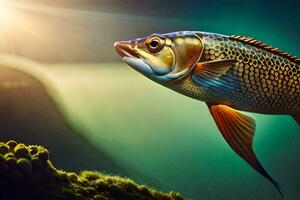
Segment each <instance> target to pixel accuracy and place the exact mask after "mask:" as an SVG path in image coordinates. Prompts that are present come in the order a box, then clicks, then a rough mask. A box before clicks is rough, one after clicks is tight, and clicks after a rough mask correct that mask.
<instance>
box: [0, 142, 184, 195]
mask: <svg viewBox="0 0 300 200" xmlns="http://www.w3.org/2000/svg"><path fill="white" fill-rule="evenodd" d="M0 199H1V200H2V199H3V200H15V199H16V200H29V199H30V200H127V199H128V200H183V197H181V196H180V195H179V194H177V193H174V192H170V193H168V194H166V193H161V192H157V191H155V190H153V189H151V188H149V187H147V186H145V185H138V184H136V183H134V182H133V181H132V180H130V179H126V178H120V177H118V176H108V175H104V174H102V173H99V172H91V171H83V172H81V173H80V174H76V173H73V172H65V171H62V170H57V169H56V168H55V167H54V166H53V165H52V163H51V161H50V160H49V152H48V150H47V149H45V148H44V147H42V146H33V145H30V146H26V145H24V144H17V143H16V142H15V141H8V142H7V143H3V142H1V143H0Z"/></svg>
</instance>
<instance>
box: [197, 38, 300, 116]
mask: <svg viewBox="0 0 300 200" xmlns="http://www.w3.org/2000/svg"><path fill="white" fill-rule="evenodd" d="M198 35H199V36H200V37H201V38H202V40H203V43H204V52H203V58H202V62H203V61H210V60H216V59H236V60H237V61H238V62H237V63H236V64H235V65H234V66H232V68H231V70H230V71H228V72H227V74H226V75H224V76H221V77H220V79H219V80H218V81H213V82H207V83H202V85H201V87H202V88H203V89H204V92H205V96H206V98H207V99H208V100H210V99H211V100H212V101H221V102H223V103H224V104H227V105H230V106H232V107H234V108H237V109H240V110H246V111H252V112H259V113H270V114H271V113H274V114H276V113H278V114H285V113H288V114H299V113H300V66H299V60H297V59H296V58H295V57H292V56H290V55H288V54H285V53H283V52H281V51H279V50H277V49H274V48H272V47H269V46H267V45H265V44H263V43H261V42H259V41H257V40H251V39H249V38H243V37H239V36H233V37H227V36H222V35H215V34H209V33H198ZM259 45H261V46H259Z"/></svg>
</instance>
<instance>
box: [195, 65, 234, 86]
mask: <svg viewBox="0 0 300 200" xmlns="http://www.w3.org/2000/svg"><path fill="white" fill-rule="evenodd" d="M236 62H237V61H236V60H234V59H224V60H212V61H207V62H200V63H198V64H197V66H196V67H195V69H194V71H193V75H192V79H193V81H194V82H195V83H197V84H199V85H201V86H202V87H214V86H220V85H222V86H224V87H230V86H231V84H232V83H233V82H234V80H233V79H232V78H230V79H229V80H227V79H226V78H224V79H220V77H221V76H223V75H225V74H226V73H227V72H228V71H229V70H230V69H231V67H232V66H233V65H234V64H235V63H236Z"/></svg>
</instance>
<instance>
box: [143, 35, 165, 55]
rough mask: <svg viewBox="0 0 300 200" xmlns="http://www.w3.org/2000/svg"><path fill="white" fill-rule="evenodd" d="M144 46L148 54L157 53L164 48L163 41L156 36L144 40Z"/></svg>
mask: <svg viewBox="0 0 300 200" xmlns="http://www.w3.org/2000/svg"><path fill="white" fill-rule="evenodd" d="M145 45H146V47H147V49H148V51H149V52H150V53H158V52H159V51H160V50H162V48H163V47H164V40H163V39H162V38H159V37H157V36H154V37H150V38H148V39H147V40H146V42H145Z"/></svg>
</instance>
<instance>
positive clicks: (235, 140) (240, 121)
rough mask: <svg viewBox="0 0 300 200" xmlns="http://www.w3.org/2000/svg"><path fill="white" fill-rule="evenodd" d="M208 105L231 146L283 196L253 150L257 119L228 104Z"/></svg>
mask: <svg viewBox="0 0 300 200" xmlns="http://www.w3.org/2000/svg"><path fill="white" fill-rule="evenodd" d="M208 107H209V110H210V113H211V115H212V116H213V118H214V120H215V122H216V124H217V126H218V128H219V130H220V132H221V133H222V135H223V137H224V138H225V140H226V141H227V143H228V144H229V145H230V147H231V148H232V149H233V150H234V151H235V152H236V153H237V154H238V155H239V156H240V157H242V158H243V159H244V160H245V161H246V162H247V163H249V164H250V165H251V166H252V167H253V168H254V169H255V170H257V171H258V172H259V173H260V174H262V175H263V176H264V177H266V178H267V179H268V180H270V181H271V182H272V183H273V185H274V186H275V187H276V189H277V190H278V191H279V193H280V195H281V196H282V192H281V190H280V188H279V185H278V183H277V182H276V181H275V180H274V179H273V178H272V177H271V176H270V175H269V174H268V173H267V171H266V170H265V169H264V168H263V166H262V165H261V164H260V162H259V160H258V159H257V157H256V155H255V152H254V150H253V137H254V133H255V121H254V120H253V119H252V118H251V117H248V116H246V115H244V114H241V113H240V112H238V111H236V110H234V109H232V108H230V107H228V106H226V105H208Z"/></svg>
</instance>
